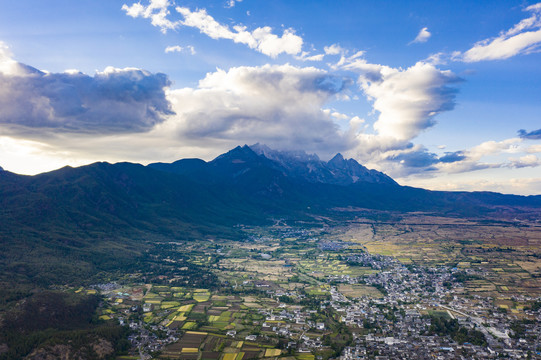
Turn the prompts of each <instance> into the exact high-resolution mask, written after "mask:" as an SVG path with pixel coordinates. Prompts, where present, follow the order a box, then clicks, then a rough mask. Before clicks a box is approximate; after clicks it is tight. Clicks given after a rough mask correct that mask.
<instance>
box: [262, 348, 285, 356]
mask: <svg viewBox="0 0 541 360" xmlns="http://www.w3.org/2000/svg"><path fill="white" fill-rule="evenodd" d="M281 353H282V350H280V349H267V350H265V357H273V356H280V354H281Z"/></svg>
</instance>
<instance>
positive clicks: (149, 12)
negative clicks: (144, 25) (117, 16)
mask: <svg viewBox="0 0 541 360" xmlns="http://www.w3.org/2000/svg"><path fill="white" fill-rule="evenodd" d="M170 6H172V3H171V2H170V1H169V0H149V4H148V6H144V5H141V3H140V2H137V3H134V4H132V5H131V6H128V5H126V4H124V5H122V10H124V11H125V12H126V15H128V16H131V17H133V18H138V17H142V18H145V19H150V20H151V23H152V25H154V26H156V27H159V28H160V30H161V32H162V33H164V34H165V33H167V30H175V29H176V28H178V27H179V26H180V22H179V21H171V20H169V19H168V18H167V17H168V16H169V15H170V11H169V9H168V8H169V7H170Z"/></svg>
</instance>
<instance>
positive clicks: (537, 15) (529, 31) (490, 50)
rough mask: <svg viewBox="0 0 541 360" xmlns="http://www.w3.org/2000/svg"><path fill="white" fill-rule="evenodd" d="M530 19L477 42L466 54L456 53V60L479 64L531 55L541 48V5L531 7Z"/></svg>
mask: <svg viewBox="0 0 541 360" xmlns="http://www.w3.org/2000/svg"><path fill="white" fill-rule="evenodd" d="M525 11H529V12H531V13H532V14H531V16H530V17H529V18H526V19H523V20H522V21H520V22H519V23H518V24H516V25H515V26H513V27H512V28H511V29H509V30H507V31H502V32H501V33H500V35H499V36H497V37H494V38H490V39H485V40H482V41H479V42H477V43H476V44H475V45H474V46H473V47H472V48H471V49H469V50H468V51H466V52H465V53H463V54H462V53H460V52H455V53H454V56H453V58H454V60H461V61H464V62H477V61H485V60H501V59H508V58H510V57H512V56H515V55H519V54H529V53H532V52H535V51H538V50H539V47H540V46H541V3H537V4H535V5H532V6H529V7H527V8H526V9H525Z"/></svg>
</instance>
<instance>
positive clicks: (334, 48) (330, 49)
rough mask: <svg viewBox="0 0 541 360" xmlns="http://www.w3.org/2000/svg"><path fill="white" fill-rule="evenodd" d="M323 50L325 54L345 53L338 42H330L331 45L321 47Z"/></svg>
mask: <svg viewBox="0 0 541 360" xmlns="http://www.w3.org/2000/svg"><path fill="white" fill-rule="evenodd" d="M323 50H325V54H327V55H341V54H345V53H346V50H345V49H344V48H342V47H341V46H340V45H338V44H332V45H331V46H325V47H324V48H323Z"/></svg>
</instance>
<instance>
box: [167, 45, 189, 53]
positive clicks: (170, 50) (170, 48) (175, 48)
mask: <svg viewBox="0 0 541 360" xmlns="http://www.w3.org/2000/svg"><path fill="white" fill-rule="evenodd" d="M183 51H189V52H190V54H192V55H195V48H194V47H193V46H191V45H188V46H186V47H185V48H183V47H182V46H180V45H173V46H168V47H166V48H165V53H166V54H169V53H173V52H183Z"/></svg>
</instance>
